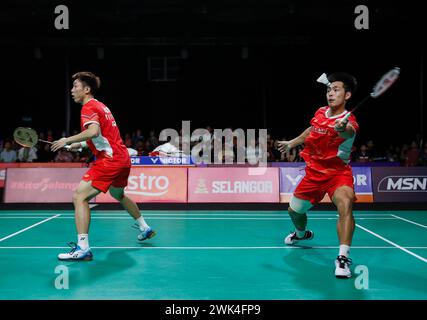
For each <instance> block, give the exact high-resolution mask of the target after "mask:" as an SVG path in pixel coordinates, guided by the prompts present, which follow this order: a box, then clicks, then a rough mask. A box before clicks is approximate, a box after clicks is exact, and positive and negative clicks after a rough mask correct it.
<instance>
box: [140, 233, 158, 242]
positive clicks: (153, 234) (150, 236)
mask: <svg viewBox="0 0 427 320" xmlns="http://www.w3.org/2000/svg"><path fill="white" fill-rule="evenodd" d="M155 235H156V231H153V232H151V233H150V235H149V236H148V237H147V238H144V239H141V240H139V239H138V240H139V241H144V240H147V239H151V238H152V237H154V236H155Z"/></svg>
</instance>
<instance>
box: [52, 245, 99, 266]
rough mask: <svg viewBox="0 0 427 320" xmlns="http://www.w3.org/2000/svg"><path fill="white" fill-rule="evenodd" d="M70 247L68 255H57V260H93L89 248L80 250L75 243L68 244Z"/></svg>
mask: <svg viewBox="0 0 427 320" xmlns="http://www.w3.org/2000/svg"><path fill="white" fill-rule="evenodd" d="M68 245H69V246H70V247H71V251H70V252H68V253H60V254H58V259H59V260H69V261H71V260H83V261H90V260H92V259H93V255H92V252H91V251H90V248H87V249H85V250H83V249H82V248H80V247H79V246H78V245H77V243H75V242H70V243H69V244H68Z"/></svg>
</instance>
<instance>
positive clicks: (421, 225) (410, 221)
mask: <svg viewBox="0 0 427 320" xmlns="http://www.w3.org/2000/svg"><path fill="white" fill-rule="evenodd" d="M391 216H392V217H395V218H396V219H400V220H403V221H406V222H409V223H412V224H415V225H417V226H420V227H422V228H426V229H427V226H425V225H423V224H421V223H417V222H415V221H412V220H408V219H405V218H402V217H399V216H396V215H395V214H392V215H391Z"/></svg>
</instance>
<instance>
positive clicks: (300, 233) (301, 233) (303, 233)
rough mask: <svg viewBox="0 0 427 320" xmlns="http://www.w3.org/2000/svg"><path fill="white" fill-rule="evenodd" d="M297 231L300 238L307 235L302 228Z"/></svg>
mask: <svg viewBox="0 0 427 320" xmlns="http://www.w3.org/2000/svg"><path fill="white" fill-rule="evenodd" d="M295 232H296V233H297V237H298V238H302V237H304V236H305V230H303V231H301V230H298V229H295Z"/></svg>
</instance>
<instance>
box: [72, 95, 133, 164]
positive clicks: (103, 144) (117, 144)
mask: <svg viewBox="0 0 427 320" xmlns="http://www.w3.org/2000/svg"><path fill="white" fill-rule="evenodd" d="M80 123H81V129H82V131H83V130H85V129H87V126H88V125H89V124H91V123H97V124H99V129H100V134H99V136H98V137H96V138H93V139H91V140H88V141H87V144H88V147H89V148H90V149H91V150H92V152H93V154H94V155H95V157H96V158H97V160H101V159H105V160H104V161H105V162H104V163H106V164H108V165H109V166H122V167H123V166H128V167H130V166H131V164H130V157H129V152H128V150H127V148H126V146H125V145H124V144H123V140H122V138H121V137H120V131H119V128H118V127H117V124H116V121H115V120H114V117H113V115H112V114H111V111H110V110H109V109H108V108H107V107H106V106H105V105H104V104H103V103H102V102H99V101H98V100H96V99H91V100H89V101H88V102H86V103H85V104H84V105H83V107H82V110H81V117H80Z"/></svg>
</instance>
